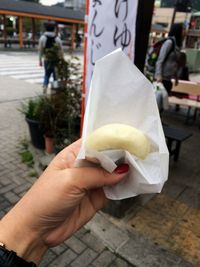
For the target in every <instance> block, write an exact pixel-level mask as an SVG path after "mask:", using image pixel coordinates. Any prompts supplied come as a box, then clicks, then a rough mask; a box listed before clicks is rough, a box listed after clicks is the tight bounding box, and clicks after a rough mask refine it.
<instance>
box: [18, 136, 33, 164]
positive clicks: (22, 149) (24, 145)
mask: <svg viewBox="0 0 200 267" xmlns="http://www.w3.org/2000/svg"><path fill="white" fill-rule="evenodd" d="M19 155H20V156H21V160H22V162H23V163H25V164H26V165H27V166H28V167H30V168H32V167H33V165H34V160H33V155H32V153H31V152H30V151H29V150H28V142H27V140H25V139H23V140H22V141H21V142H20V146H19Z"/></svg>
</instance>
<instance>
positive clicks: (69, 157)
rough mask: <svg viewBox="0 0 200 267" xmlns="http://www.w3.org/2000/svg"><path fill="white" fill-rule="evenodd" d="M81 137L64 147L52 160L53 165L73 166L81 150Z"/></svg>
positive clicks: (61, 166) (60, 167)
mask: <svg viewBox="0 0 200 267" xmlns="http://www.w3.org/2000/svg"><path fill="white" fill-rule="evenodd" d="M80 147H81V139H79V140H77V141H76V142H74V143H72V144H71V145H69V146H67V147H66V148H64V149H63V150H62V151H61V152H60V153H59V154H58V155H57V156H56V157H55V158H54V159H53V161H52V165H54V167H55V168H58V169H61V170H62V169H65V168H71V167H73V166H74V161H75V159H76V157H77V155H78V153H79V151H80Z"/></svg>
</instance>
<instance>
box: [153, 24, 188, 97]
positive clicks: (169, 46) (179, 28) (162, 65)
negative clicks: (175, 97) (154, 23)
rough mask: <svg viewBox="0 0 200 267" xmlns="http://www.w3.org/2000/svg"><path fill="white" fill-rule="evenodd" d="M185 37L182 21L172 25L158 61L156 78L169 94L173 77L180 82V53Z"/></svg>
mask: <svg viewBox="0 0 200 267" xmlns="http://www.w3.org/2000/svg"><path fill="white" fill-rule="evenodd" d="M183 38H184V27H183V24H182V23H175V24H173V25H172V27H171V30H170V32H169V38H168V39H167V40H166V41H165V42H164V43H163V45H162V47H161V49H160V53H159V56H158V59H157V62H156V69H155V79H156V81H157V82H162V83H163V85H164V87H165V89H166V90H167V92H168V94H170V92H171V89H172V81H171V79H173V78H174V79H175V80H176V84H177V83H178V67H179V54H180V49H181V47H182V41H183Z"/></svg>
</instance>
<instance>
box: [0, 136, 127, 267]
mask: <svg viewBox="0 0 200 267" xmlns="http://www.w3.org/2000/svg"><path fill="white" fill-rule="evenodd" d="M80 145H81V140H78V141H77V142H75V143H73V144H71V145H70V146H68V147H67V148H65V149H64V150H63V151H61V152H60V153H59V154H58V155H57V156H56V157H55V158H54V159H53V161H52V162H51V163H50V164H49V166H48V167H47V169H46V170H45V171H44V173H43V174H42V175H41V177H40V178H39V179H38V180H37V181H36V183H35V184H34V185H33V186H32V188H31V189H30V190H29V191H28V192H27V193H26V194H25V196H24V197H23V198H22V199H21V200H20V201H19V202H18V203H17V204H16V205H15V206H14V208H12V209H11V210H10V211H9V212H8V213H7V215H5V216H4V217H3V219H2V220H1V221H0V266H4V267H11V266H16V267H17V266H19V267H26V266H32V267H34V266H36V264H39V263H40V261H41V259H42V256H43V255H44V254H45V252H46V251H47V250H48V248H50V247H54V246H57V245H59V244H60V243H62V242H64V241H65V240H66V239H68V238H69V237H70V236H71V235H72V234H73V233H75V232H76V231H77V230H78V229H79V228H81V227H82V226H83V225H84V224H85V223H87V222H88V221H89V220H90V219H91V218H92V217H93V216H94V215H95V213H96V212H97V211H98V210H99V209H101V208H102V207H103V206H104V205H105V203H106V197H105V195H104V191H103V189H102V188H103V186H112V185H114V184H117V183H118V182H120V181H121V180H122V179H123V178H124V176H125V175H126V174H127V172H128V169H129V166H128V165H127V164H121V165H119V166H118V167H117V168H116V169H115V171H114V172H113V173H108V172H106V171H105V170H103V169H102V168H97V167H85V168H75V167H74V163H75V159H76V157H77V154H78V152H79V150H80ZM31 262H32V263H31Z"/></svg>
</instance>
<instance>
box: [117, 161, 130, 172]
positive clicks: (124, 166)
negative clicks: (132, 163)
mask: <svg viewBox="0 0 200 267" xmlns="http://www.w3.org/2000/svg"><path fill="white" fill-rule="evenodd" d="M128 170H129V165H128V164H125V163H124V164H120V165H119V166H118V167H117V168H116V169H115V173H117V174H122V173H126V172H128Z"/></svg>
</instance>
